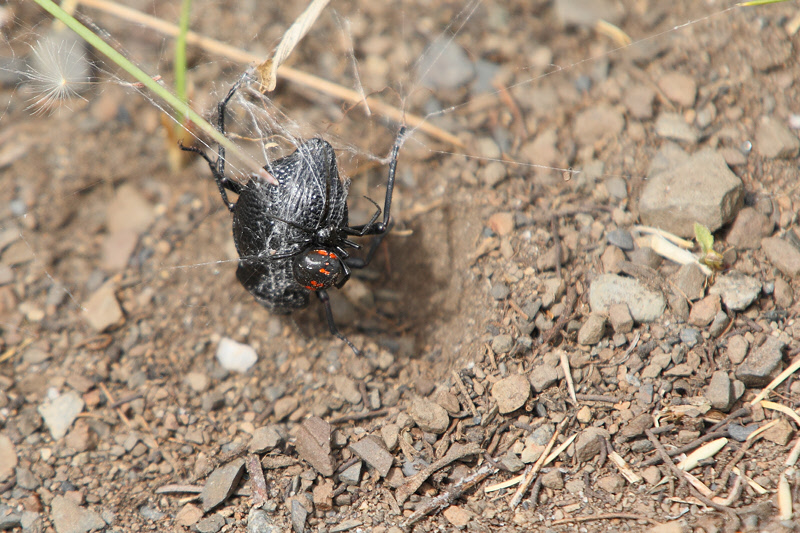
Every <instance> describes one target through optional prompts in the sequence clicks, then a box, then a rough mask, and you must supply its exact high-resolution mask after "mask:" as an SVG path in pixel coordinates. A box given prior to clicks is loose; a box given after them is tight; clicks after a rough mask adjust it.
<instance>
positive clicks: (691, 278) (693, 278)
mask: <svg viewBox="0 0 800 533" xmlns="http://www.w3.org/2000/svg"><path fill="white" fill-rule="evenodd" d="M672 283H674V284H675V287H676V288H677V289H678V290H680V291H681V292H682V293H683V294H685V295H686V297H687V298H689V299H690V300H692V301H694V300H699V299H700V298H702V297H703V296H704V291H705V286H706V275H705V274H703V271H702V270H700V267H698V266H697V265H696V264H695V263H689V264H688V265H682V266H681V267H680V268H679V269H678V271H677V272H676V273H675V275H673V276H672Z"/></svg>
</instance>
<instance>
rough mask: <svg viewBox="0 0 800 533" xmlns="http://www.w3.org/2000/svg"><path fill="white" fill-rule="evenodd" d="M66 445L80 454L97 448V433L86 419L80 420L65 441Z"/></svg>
mask: <svg viewBox="0 0 800 533" xmlns="http://www.w3.org/2000/svg"><path fill="white" fill-rule="evenodd" d="M64 444H66V445H67V446H68V447H69V448H72V449H73V450H75V451H76V452H78V453H82V452H86V451H90V450H94V449H95V448H97V433H95V432H94V430H92V427H91V426H90V425H89V422H87V421H86V420H85V419H80V418H79V419H78V420H77V421H76V422H75V425H74V426H73V427H72V429H71V430H70V432H69V433H67V436H66V438H65V439H64Z"/></svg>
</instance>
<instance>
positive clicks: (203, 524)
mask: <svg viewBox="0 0 800 533" xmlns="http://www.w3.org/2000/svg"><path fill="white" fill-rule="evenodd" d="M224 525H225V519H224V518H222V516H221V515H220V514H219V513H214V514H212V515H211V516H209V517H207V518H204V519H202V520H200V521H199V522H198V523H197V525H196V526H195V529H196V530H197V531H198V532H199V533H217V531H219V530H220V529H222V526H224Z"/></svg>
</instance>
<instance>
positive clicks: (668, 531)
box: [646, 520, 705, 533]
mask: <svg viewBox="0 0 800 533" xmlns="http://www.w3.org/2000/svg"><path fill="white" fill-rule="evenodd" d="M704 529H705V528H704ZM646 533H684V527H683V525H682V524H681V522H680V521H678V520H674V521H672V522H666V523H664V524H659V525H657V526H653V527H651V528H650V529H648V530H647V532H646Z"/></svg>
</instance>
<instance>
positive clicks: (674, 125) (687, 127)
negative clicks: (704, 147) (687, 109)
mask: <svg viewBox="0 0 800 533" xmlns="http://www.w3.org/2000/svg"><path fill="white" fill-rule="evenodd" d="M656 135H658V136H659V137H663V138H665V139H671V140H673V141H678V142H685V143H688V144H695V143H696V142H697V140H698V139H699V138H700V133H699V132H698V131H697V129H696V128H695V127H694V126H692V125H691V124H687V123H686V120H684V118H683V116H681V115H679V114H678V113H665V112H662V113H661V114H660V115H659V116H658V118H657V119H656ZM720 157H722V156H720Z"/></svg>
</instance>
